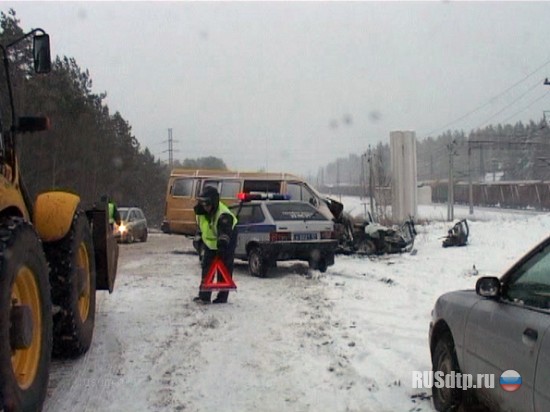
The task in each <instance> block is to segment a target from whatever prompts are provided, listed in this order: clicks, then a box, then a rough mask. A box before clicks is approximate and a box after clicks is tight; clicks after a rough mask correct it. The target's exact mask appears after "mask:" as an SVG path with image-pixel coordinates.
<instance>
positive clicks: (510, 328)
mask: <svg viewBox="0 0 550 412" xmlns="http://www.w3.org/2000/svg"><path fill="white" fill-rule="evenodd" d="M429 341H430V350H431V354H432V364H433V371H434V372H437V371H440V372H443V373H445V374H450V373H451V372H452V371H455V372H461V373H463V374H464V373H466V374H472V375H473V379H474V381H473V383H474V384H476V386H478V387H477V388H476V389H475V392H474V393H473V394H472V395H473V402H476V403H480V404H483V405H484V406H486V407H487V408H488V409H490V410H499V411H515V412H521V411H550V392H548V384H549V383H550V237H549V238H547V239H545V240H544V241H542V242H541V243H540V244H538V245H537V246H535V247H534V248H533V249H532V250H531V251H530V252H528V253H527V254H526V255H525V256H524V257H523V258H521V259H520V260H519V261H518V262H517V263H516V264H514V265H513V266H512V267H511V268H510V269H509V270H508V271H507V272H506V273H504V275H503V276H502V277H501V278H500V279H499V278H496V277H481V278H479V279H478V281H477V283H476V289H475V291H474V290H467V291H456V292H450V293H446V294H444V295H442V296H441V297H439V299H438V300H437V302H436V304H435V307H434V309H433V312H432V321H431V323H430V337H429ZM504 372H507V373H506V374H505V375H504V376H509V375H510V374H511V375H512V376H515V377H516V383H520V384H521V386H520V387H519V390H516V391H513V392H512V391H507V390H505V389H504V388H505V387H504V386H503V387H499V382H500V383H501V385H502V379H501V376H502V375H503V373H504ZM478 374H483V375H485V374H493V375H492V376H494V379H495V381H496V385H494V386H495V388H493V389H491V388H479V386H480V385H479V384H478V383H480V382H476V380H477V381H479V379H478V376H482V375H478ZM518 376H519V377H520V378H519V381H518V379H517V378H518ZM517 387H518V386H517V385H516V388H517ZM508 389H509V388H508ZM468 392H471V391H468ZM432 393H433V401H434V406H435V408H436V409H437V410H438V411H449V410H455V408H458V406H459V405H460V404H462V403H464V402H465V401H466V402H467V401H468V400H470V401H471V399H472V396H466V395H469V394H466V393H465V391H463V390H462V389H461V388H445V387H441V388H436V387H433V388H432ZM464 410H469V409H468V408H465V409H464Z"/></svg>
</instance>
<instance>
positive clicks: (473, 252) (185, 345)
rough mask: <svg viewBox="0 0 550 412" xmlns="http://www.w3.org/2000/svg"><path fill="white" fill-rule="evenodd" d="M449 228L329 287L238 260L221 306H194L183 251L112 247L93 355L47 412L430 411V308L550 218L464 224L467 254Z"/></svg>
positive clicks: (496, 265) (434, 229)
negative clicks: (446, 241) (265, 272)
mask: <svg viewBox="0 0 550 412" xmlns="http://www.w3.org/2000/svg"><path fill="white" fill-rule="evenodd" d="M447 226H448V224H447V223H437V222H435V223H432V224H430V225H429V226H422V227H418V230H419V235H418V237H417V241H416V242H415V247H416V249H417V251H418V253H416V254H414V255H410V254H405V255H393V256H390V257H382V258H378V259H373V260H369V259H366V258H357V257H353V256H348V257H346V256H338V257H337V259H336V264H335V265H334V266H332V267H330V268H329V270H328V271H327V273H325V274H320V273H319V272H317V271H313V272H308V270H307V266H306V265H305V264H303V263H298V262H292V263H280V264H279V267H278V268H277V269H276V270H275V271H274V272H272V274H271V276H270V277H269V278H267V279H258V278H253V277H250V276H249V275H248V273H247V267H246V264H245V263H243V262H240V261H237V265H236V269H235V280H236V283H237V286H238V291H237V292H231V293H230V303H229V304H227V305H209V306H198V305H197V304H195V303H193V302H192V298H193V297H194V296H195V295H196V293H197V288H198V272H199V266H198V258H197V256H196V255H195V254H194V253H193V251H192V250H193V249H192V245H191V241H190V240H188V239H186V238H184V237H179V236H170V235H165V234H160V233H153V234H151V235H150V237H149V240H148V242H147V243H138V244H133V245H121V254H120V261H119V274H118V278H117V284H116V288H115V291H114V293H113V294H112V295H107V294H104V293H100V294H98V311H97V317H96V330H95V335H94V342H93V345H92V348H91V350H90V351H89V352H88V353H87V354H86V355H85V356H84V357H82V358H80V359H77V360H73V361H63V362H60V361H55V362H54V364H53V366H52V374H51V379H50V389H49V396H48V399H47V401H46V405H45V411H48V412H61V411H71V412H72V411H75V410H79V411H138V410H139V411H207V412H208V411H224V412H225V411H228V412H230V411H231V412H233V411H234V412H247V411H262V412H271V411H273V412H275V411H277V412H280V411H292V412H294V411H296V412H298V411H299V412H302V411H303V412H307V411H316V412H318V411H322V412H324V411H327V412H339V411H342V412H343V411H356V412H370V411H373V412H385V411H431V410H433V409H432V406H431V400H430V399H429V396H427V395H429V394H430V391H429V390H419V389H412V388H411V381H412V380H411V376H412V375H411V373H412V371H413V370H430V369H431V365H430V355H429V350H428V342H427V336H428V325H429V320H430V311H431V308H432V307H433V303H434V302H435V299H436V298H437V296H438V295H439V294H441V293H443V292H445V291H448V290H453V289H458V288H466V287H473V285H474V284H475V280H476V278H475V277H473V276H472V273H471V272H472V269H473V265H474V264H475V265H476V267H477V269H479V270H480V272H482V273H488V274H490V273H493V274H494V273H498V272H500V271H502V270H504V269H505V268H507V267H508V266H509V265H510V264H511V263H512V262H513V261H514V260H515V259H516V258H517V257H518V256H520V255H521V254H522V253H523V252H525V251H526V250H527V249H528V248H529V247H530V246H531V245H532V244H534V242H535V241H537V240H539V239H540V238H541V237H542V236H543V235H544V234H546V233H549V228H550V219H549V218H548V217H546V216H535V217H528V216H519V217H517V216H516V217H512V218H509V217H505V218H504V220H502V219H500V220H497V221H474V222H471V223H470V229H471V233H472V234H471V242H470V245H468V246H467V247H465V248H449V249H443V248H441V239H440V238H441V235H442V234H444V233H446V228H447ZM527 228H528V229H527ZM497 231H498V234H497V235H496V236H495V232H497ZM518 231H521V232H522V236H521V237H520V238H518V236H515V234H516V233H518Z"/></svg>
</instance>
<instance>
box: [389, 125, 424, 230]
mask: <svg viewBox="0 0 550 412" xmlns="http://www.w3.org/2000/svg"><path fill="white" fill-rule="evenodd" d="M390 148H391V167H392V219H393V220H394V221H395V223H400V222H402V221H404V220H406V219H407V218H408V217H409V216H416V215H417V211H418V200H417V193H416V187H417V180H416V136H415V133H414V132H413V131H394V132H390Z"/></svg>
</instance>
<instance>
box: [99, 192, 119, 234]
mask: <svg viewBox="0 0 550 412" xmlns="http://www.w3.org/2000/svg"><path fill="white" fill-rule="evenodd" d="M101 200H102V201H103V202H107V206H108V213H109V215H108V216H109V225H110V226H111V229H112V228H113V227H114V225H115V223H116V224H117V226H120V213H118V209H117V207H116V203H115V202H114V201H113V200H112V199H111V198H109V196H107V195H103V196H101Z"/></svg>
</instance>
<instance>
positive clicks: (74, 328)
mask: <svg viewBox="0 0 550 412" xmlns="http://www.w3.org/2000/svg"><path fill="white" fill-rule="evenodd" d="M44 250H45V251H46V258H47V259H48V262H49V263H50V267H51V273H50V283H51V285H52V303H53V305H54V307H55V306H58V307H59V310H56V311H55V314H54V316H53V355H54V356H56V357H62V358H74V357H77V356H79V355H81V354H83V353H85V352H86V351H87V350H88V349H89V348H90V345H91V343H92V336H93V332H94V323H95V303H96V271H95V260H94V259H95V258H94V247H93V241H92V234H91V231H90V226H89V223H88V219H87V218H86V215H85V214H84V212H82V211H77V212H76V213H75V215H74V217H73V222H72V224H71V228H70V230H69V232H68V233H67V235H66V236H65V237H64V238H63V239H61V240H58V241H55V242H49V243H46V244H45V247H44Z"/></svg>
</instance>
